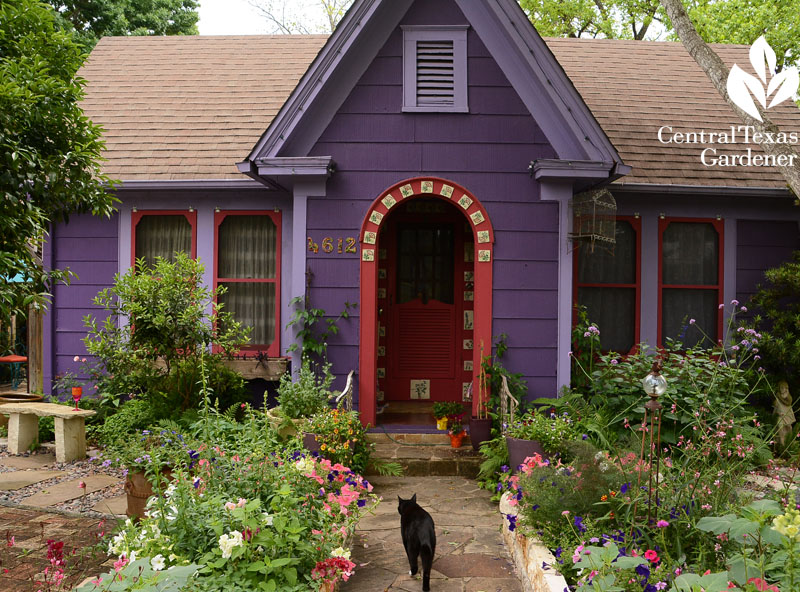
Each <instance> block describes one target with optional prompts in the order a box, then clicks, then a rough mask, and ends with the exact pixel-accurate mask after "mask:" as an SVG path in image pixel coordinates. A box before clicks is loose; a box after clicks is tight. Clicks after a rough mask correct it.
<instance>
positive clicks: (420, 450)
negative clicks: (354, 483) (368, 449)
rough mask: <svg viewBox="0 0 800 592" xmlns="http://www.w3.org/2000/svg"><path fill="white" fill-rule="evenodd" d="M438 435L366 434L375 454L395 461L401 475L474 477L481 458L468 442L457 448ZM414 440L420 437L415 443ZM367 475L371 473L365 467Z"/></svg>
mask: <svg viewBox="0 0 800 592" xmlns="http://www.w3.org/2000/svg"><path fill="white" fill-rule="evenodd" d="M442 438H446V436H442V434H379V433H373V434H370V441H372V442H373V443H374V444H375V456H377V457H378V458H381V459H384V460H390V461H394V462H397V463H399V464H400V465H401V466H402V467H403V474H404V475H407V476H410V477H414V476H425V475H441V476H448V475H459V476H462V477H469V478H474V477H475V476H476V475H477V474H478V468H479V467H480V464H481V462H482V461H483V457H482V456H480V454H479V453H477V452H475V451H474V450H473V449H472V446H471V445H470V444H469V442H466V443H465V444H464V445H463V446H461V447H460V448H452V447H451V446H450V444H449V443H448V444H445V443H444V442H443V440H442ZM415 440H421V441H420V442H417V441H415ZM367 474H372V473H371V471H370V469H368V473H367Z"/></svg>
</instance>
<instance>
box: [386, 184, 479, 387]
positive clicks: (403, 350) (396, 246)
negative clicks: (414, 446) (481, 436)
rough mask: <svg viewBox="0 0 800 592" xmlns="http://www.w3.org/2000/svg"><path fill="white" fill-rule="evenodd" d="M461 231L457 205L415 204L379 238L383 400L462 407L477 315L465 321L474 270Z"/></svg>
mask: <svg viewBox="0 0 800 592" xmlns="http://www.w3.org/2000/svg"><path fill="white" fill-rule="evenodd" d="M464 227H465V221H464V217H463V216H462V215H461V214H460V213H459V212H458V210H456V208H455V207H454V206H452V205H450V204H447V203H444V202H442V201H439V200H427V199H416V200H410V201H409V202H408V203H406V204H403V205H402V206H401V207H400V208H398V210H397V211H396V212H392V214H391V217H390V219H389V220H388V221H387V223H386V225H385V227H384V230H383V231H382V234H381V241H380V244H381V246H384V245H385V248H386V268H385V269H386V277H385V280H386V281H385V284H384V285H386V293H385V294H382V293H379V296H384V298H381V299H379V302H380V305H379V306H380V314H379V319H380V322H381V325H382V326H384V324H385V339H381V342H382V343H385V344H386V345H385V352H384V354H385V355H384V358H383V359H384V360H385V364H386V366H385V376H384V377H383V379H381V378H380V376H379V383H383V384H382V385H381V386H382V390H383V391H384V394H385V399H386V400H390V401H408V400H418V399H419V400H433V401H460V400H462V393H463V382H464V380H465V375H467V376H468V375H469V374H471V373H470V372H466V373H465V367H464V363H463V359H464V358H465V356H464V355H463V354H464V353H466V354H467V356H466V357H467V358H468V359H469V360H471V359H472V351H471V348H470V350H469V351H467V352H464V347H465V340H464V339H463V337H464V330H465V329H467V328H468V329H469V330H470V334H471V329H472V327H471V323H472V319H471V314H472V313H471V312H470V313H469V314H467V315H465V314H464V312H465V306H464V293H465V273H464V272H465V271H466V270H467V269H466V268H467V267H468V266H469V267H470V268H471V263H470V262H465V259H471V252H472V243H471V242H469V243H467V245H466V249H465V231H464ZM465 252H466V253H467V255H466V256H465ZM467 279H469V278H467ZM470 304H471V302H470ZM470 308H471V307H470ZM466 345H469V344H466ZM466 380H467V381H469V378H466Z"/></svg>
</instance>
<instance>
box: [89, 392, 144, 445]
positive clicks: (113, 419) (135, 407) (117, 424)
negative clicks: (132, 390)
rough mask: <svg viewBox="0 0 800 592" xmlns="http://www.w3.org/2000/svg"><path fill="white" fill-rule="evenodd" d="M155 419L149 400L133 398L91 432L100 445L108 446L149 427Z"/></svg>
mask: <svg viewBox="0 0 800 592" xmlns="http://www.w3.org/2000/svg"><path fill="white" fill-rule="evenodd" d="M156 420H157V417H156V414H155V413H154V411H153V408H152V406H151V405H150V403H149V402H147V401H145V400H143V399H133V400H131V401H128V402H126V403H123V404H122V405H120V407H119V411H117V413H115V414H114V415H112V416H110V417H108V418H107V419H106V421H105V422H103V423H102V424H100V425H97V426H96V427H95V428H94V429H93V430H92V432H91V436H93V437H94V438H96V439H97V440H98V441H99V442H100V443H101V444H102V445H104V446H108V445H111V444H113V443H115V442H119V441H122V440H124V439H125V438H127V437H128V436H130V435H131V434H133V433H134V432H140V431H141V430H144V429H146V428H148V427H150V426H151V425H152V424H153V423H155V421H156Z"/></svg>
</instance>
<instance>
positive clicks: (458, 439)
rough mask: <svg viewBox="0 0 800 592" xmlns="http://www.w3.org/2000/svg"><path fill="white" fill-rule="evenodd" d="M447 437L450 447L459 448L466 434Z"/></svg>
mask: <svg viewBox="0 0 800 592" xmlns="http://www.w3.org/2000/svg"><path fill="white" fill-rule="evenodd" d="M448 435H449V436H450V446H452V447H453V448H461V444H462V443H463V442H464V437H465V436H466V435H467V432H459V433H457V434H448Z"/></svg>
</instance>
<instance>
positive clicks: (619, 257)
mask: <svg viewBox="0 0 800 592" xmlns="http://www.w3.org/2000/svg"><path fill="white" fill-rule="evenodd" d="M615 234H616V243H615V244H614V245H604V244H602V243H595V244H594V245H593V247H594V248H593V249H592V246H590V245H582V246H581V248H580V249H576V251H575V260H574V266H575V271H574V273H575V282H574V285H575V295H574V299H575V302H576V303H577V304H578V305H579V306H585V307H586V310H587V312H588V316H589V320H590V321H591V322H592V323H595V324H596V325H597V327H598V328H599V329H600V343H601V345H602V348H603V349H604V350H605V351H616V352H621V353H627V352H629V351H631V350H632V349H633V348H634V346H635V345H636V343H637V342H638V340H639V293H640V284H641V275H640V263H639V259H640V257H641V254H640V253H641V248H640V238H639V236H640V234H641V222H640V220H639V219H638V218H628V217H623V216H618V217H617V223H616V231H615Z"/></svg>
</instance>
